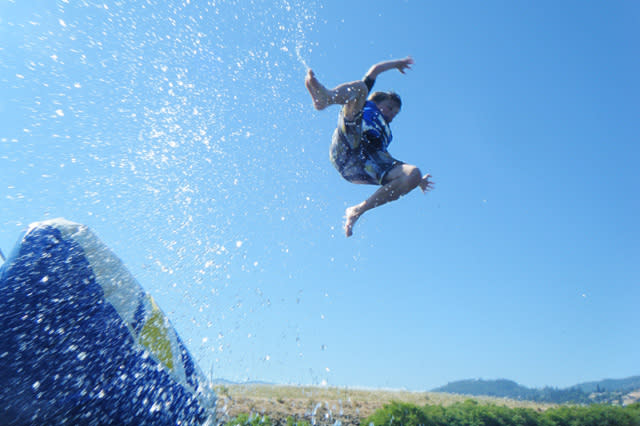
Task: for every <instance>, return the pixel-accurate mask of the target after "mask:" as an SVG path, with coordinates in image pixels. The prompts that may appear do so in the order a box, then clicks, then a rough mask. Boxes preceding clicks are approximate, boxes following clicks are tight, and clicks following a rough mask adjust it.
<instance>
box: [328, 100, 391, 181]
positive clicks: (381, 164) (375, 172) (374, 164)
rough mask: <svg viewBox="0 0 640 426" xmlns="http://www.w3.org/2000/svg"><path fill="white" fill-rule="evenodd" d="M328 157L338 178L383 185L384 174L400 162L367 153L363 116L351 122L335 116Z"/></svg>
mask: <svg viewBox="0 0 640 426" xmlns="http://www.w3.org/2000/svg"><path fill="white" fill-rule="evenodd" d="M329 158H330V160H331V163H332V164H333V166H334V167H335V168H336V170H338V172H339V173H340V175H341V176H342V177H343V178H345V179H346V180H348V181H349V182H352V183H362V184H370V185H382V184H383V181H384V178H385V176H386V174H387V173H388V172H389V170H391V169H392V168H393V167H394V166H395V165H396V164H399V163H401V162H400V161H398V160H396V159H395V158H393V157H392V156H391V155H390V154H389V153H388V152H386V151H375V152H370V151H369V150H367V146H366V141H363V139H362V113H360V114H358V115H357V116H356V117H355V119H354V120H353V121H348V120H346V119H345V117H344V113H343V110H341V111H340V115H339V116H338V126H337V127H336V130H335V131H334V132H333V138H332V141H331V148H330V150H329Z"/></svg>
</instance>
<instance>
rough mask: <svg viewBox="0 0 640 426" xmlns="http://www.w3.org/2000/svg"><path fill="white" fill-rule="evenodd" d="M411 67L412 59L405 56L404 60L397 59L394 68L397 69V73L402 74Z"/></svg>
mask: <svg viewBox="0 0 640 426" xmlns="http://www.w3.org/2000/svg"><path fill="white" fill-rule="evenodd" d="M411 65H413V58H412V57H411V56H407V57H406V58H404V59H398V63H397V65H396V68H398V71H400V72H401V73H402V74H404V71H405V70H410V69H411Z"/></svg>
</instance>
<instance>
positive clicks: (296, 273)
mask: <svg viewBox="0 0 640 426" xmlns="http://www.w3.org/2000/svg"><path fill="white" fill-rule="evenodd" d="M36 3H37V7H35V6H34V4H33V3H30V6H29V7H27V6H25V5H22V4H20V3H19V2H13V1H2V2H1V3H0V55H1V57H2V60H0V113H1V114H0V120H1V122H0V169H1V170H2V184H1V185H0V188H1V191H2V192H1V194H0V195H1V196H2V203H0V224H1V225H2V226H1V227H0V247H1V248H2V250H3V251H4V252H5V254H6V253H7V252H8V251H9V250H10V248H11V247H12V246H13V244H14V243H15V241H16V239H17V238H18V236H19V234H20V232H21V230H23V229H24V227H25V226H26V225H27V224H29V223H30V222H33V221H37V220H41V219H48V218H52V217H65V218H67V219H69V220H73V221H77V222H81V223H85V224H87V225H89V226H90V227H91V228H92V229H93V230H94V231H95V232H96V233H97V234H98V236H99V237H101V238H102V239H103V240H104V241H105V242H106V243H107V244H108V245H109V246H110V247H111V248H112V249H113V250H114V251H115V252H116V254H117V255H118V256H120V257H121V258H122V259H123V260H124V261H125V263H126V264H127V265H128V267H129V269H130V270H131V271H132V273H133V274H134V275H135V276H136V277H137V278H138V280H139V281H140V283H141V284H142V285H143V286H144V287H145V288H146V289H147V290H148V291H149V292H151V293H152V294H153V295H154V297H155V298H156V300H157V301H158V304H159V305H160V306H161V307H162V309H163V310H164V311H165V312H166V313H167V315H168V316H169V317H170V319H171V321H172V322H173V324H174V325H175V327H176V328H177V330H178V332H179V333H180V334H181V336H182V337H183V339H184V340H185V341H186V342H187V345H188V346H189V348H190V349H191V351H192V352H193V354H194V355H195V356H196V358H197V359H198V360H199V363H200V365H201V367H202V368H203V369H204V370H205V371H207V372H210V371H211V370H213V375H214V376H215V377H221V378H226V379H230V380H237V381H241V380H265V381H270V382H276V383H300V384H328V385H335V386H351V387H360V386H365V387H391V388H408V389H412V390H427V389H431V388H433V387H436V386H440V385H443V384H446V383H447V382H449V381H453V380H458V379H466V378H474V377H477V378H480V377H481V378H485V379H491V378H509V379H513V380H516V381H517V382H519V383H522V384H524V385H527V386H538V387H541V386H545V385H551V386H559V387H563V386H569V385H572V384H575V383H578V382H582V381H590V380H598V379H601V378H608V377H614V378H617V377H626V376H630V375H636V374H639V371H638V366H637V359H638V356H639V355H640V339H638V331H637V326H636V323H637V316H638V315H637V311H638V309H637V306H638V300H640V286H639V284H640V267H639V266H638V265H640V245H639V243H638V241H640V226H639V225H638V221H637V217H638V215H639V213H640V201H639V198H638V186H639V185H640V178H639V177H638V173H637V163H638V161H639V160H640V148H638V135H639V134H640V125H639V124H638V123H640V120H639V118H640V106H639V104H638V99H639V98H640V85H639V84H638V82H637V76H638V75H640V54H639V53H640V52H639V51H638V44H637V40H638V36H639V34H638V29H637V28H638V22H640V7H639V6H638V4H637V3H636V2H624V1H619V2H609V3H607V4H604V3H598V2H588V3H584V2H577V1H576V2H573V1H565V2H560V3H558V2H550V1H549V2H547V1H540V2H515V3H514V2H506V1H505V2H502V1H489V2H422V1H394V2H387V1H385V2H383V1H373V2H364V1H359V0H358V1H352V2H346V3H345V2H326V3H324V2H320V1H311V0H309V1H305V0H290V1H285V0H280V1H276V2H262V1H221V2H215V3H213V2H211V4H208V3H206V2H202V1H196V0H191V1H185V2H177V1H170V2H156V1H149V2H146V3H144V4H143V3H139V4H137V5H135V6H132V5H129V4H127V3H126V2H119V1H111V0H108V1H104V2H102V1H101V2H93V1H86V2H73V1H71V0H69V1H57V2H50V1H39V2H36ZM407 55H411V56H413V57H414V59H415V65H414V67H413V69H412V70H411V71H409V72H407V74H406V75H401V74H400V73H397V72H389V73H385V74H383V75H381V76H380V77H379V79H378V82H377V86H376V88H378V89H393V90H395V91H397V92H398V93H400V94H401V96H402V98H403V111H402V112H401V113H400V115H399V116H398V117H397V118H396V119H395V120H394V122H393V125H392V129H393V132H394V142H393V143H392V145H391V147H390V150H391V152H392V154H393V155H394V156H395V157H397V158H399V159H402V160H404V161H406V162H409V163H412V164H415V165H417V166H419V167H420V168H421V169H422V171H423V172H425V173H426V172H429V173H431V174H432V175H433V177H434V180H435V182H436V189H435V190H434V191H433V192H431V193H429V194H428V195H426V196H424V195H422V194H420V193H419V192H415V193H411V194H409V195H408V196H406V197H405V198H403V199H402V200H400V201H398V202H395V203H393V204H390V205H388V206H384V207H381V208H380V209H375V210H374V211H371V212H369V213H367V214H366V215H365V216H363V217H362V218H361V219H360V221H359V222H358V223H357V225H356V227H355V234H354V236H353V237H352V238H350V239H346V238H345V237H344V236H343V232H342V229H341V228H342V216H343V214H344V209H345V208H346V207H348V206H350V205H353V204H355V203H357V202H359V201H362V200H363V199H364V198H366V197H367V196H368V195H369V194H370V193H371V192H372V191H373V190H374V188H373V187H368V186H360V185H352V184H349V183H347V182H345V181H343V180H342V179H341V178H340V177H339V176H338V175H337V173H336V172H335V171H334V170H333V168H332V166H331V164H330V163H329V161H328V147H329V143H330V137H331V133H332V131H333V128H334V126H335V122H336V119H337V113H338V110H337V108H335V107H334V108H329V109H327V110H325V111H315V110H314V109H313V108H312V106H311V102H310V99H309V96H308V94H307V92H306V90H305V88H304V85H303V79H304V74H305V69H306V66H307V65H308V66H310V67H312V68H313V69H314V70H315V72H316V74H317V76H318V78H319V79H320V80H321V81H322V82H323V83H325V84H326V85H328V86H333V85H337V84H339V83H341V82H344V81H348V80H354V79H358V78H361V77H362V76H363V75H364V73H365V72H366V70H367V69H368V68H369V67H370V66H371V65H372V64H374V63H375V62H378V61H381V60H386V59H392V58H399V57H404V56H407Z"/></svg>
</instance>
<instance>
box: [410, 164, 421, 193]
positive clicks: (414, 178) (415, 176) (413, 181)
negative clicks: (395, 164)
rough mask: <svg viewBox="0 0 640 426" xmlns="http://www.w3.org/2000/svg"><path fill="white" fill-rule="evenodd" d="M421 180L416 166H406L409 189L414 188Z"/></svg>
mask: <svg viewBox="0 0 640 426" xmlns="http://www.w3.org/2000/svg"><path fill="white" fill-rule="evenodd" d="M421 180H422V173H421V172H420V169H419V168H417V167H416V166H408V170H407V184H408V185H409V186H410V187H411V189H413V188H415V187H416V186H418V185H419V184H420V181H421Z"/></svg>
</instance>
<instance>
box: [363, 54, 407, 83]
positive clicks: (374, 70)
mask: <svg viewBox="0 0 640 426" xmlns="http://www.w3.org/2000/svg"><path fill="white" fill-rule="evenodd" d="M411 65H413V58H412V57H411V56H407V57H406V58H404V59H394V60H391V61H384V62H380V63H377V64H375V65H374V66H372V67H371V68H369V71H367V75H366V76H365V77H366V78H370V79H372V80H375V79H376V78H377V77H378V75H380V74H381V73H383V72H385V71H389V70H392V69H397V70H398V71H400V72H401V73H402V74H404V72H405V70H407V69H411Z"/></svg>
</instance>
